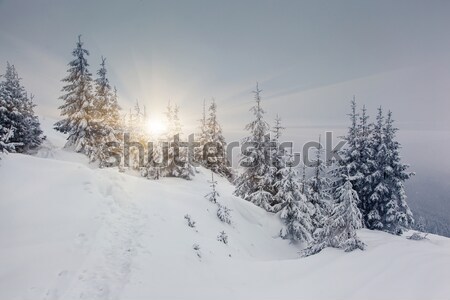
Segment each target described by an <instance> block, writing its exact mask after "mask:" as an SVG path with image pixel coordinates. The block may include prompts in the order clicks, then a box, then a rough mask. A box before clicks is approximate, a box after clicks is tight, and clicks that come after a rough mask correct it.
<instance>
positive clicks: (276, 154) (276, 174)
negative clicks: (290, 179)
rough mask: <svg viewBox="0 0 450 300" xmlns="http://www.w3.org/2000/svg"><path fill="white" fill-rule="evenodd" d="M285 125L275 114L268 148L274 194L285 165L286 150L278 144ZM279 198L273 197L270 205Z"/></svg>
mask: <svg viewBox="0 0 450 300" xmlns="http://www.w3.org/2000/svg"><path fill="white" fill-rule="evenodd" d="M284 129H285V127H283V126H282V125H281V118H280V116H279V115H278V114H277V116H276V118H275V124H274V126H273V127H272V145H271V146H272V147H271V148H270V154H271V164H272V165H271V168H270V172H271V179H272V183H271V184H272V193H273V194H274V195H276V194H277V192H278V188H277V182H279V181H281V179H282V178H283V175H282V173H281V172H280V171H281V170H282V169H283V168H284V167H285V162H286V150H285V149H283V148H282V147H281V145H280V139H281V135H282V133H283V130H284ZM279 203H280V200H279V199H277V197H274V199H273V203H272V205H273V206H275V205H276V204H279Z"/></svg>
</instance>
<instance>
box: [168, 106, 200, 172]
mask: <svg viewBox="0 0 450 300" xmlns="http://www.w3.org/2000/svg"><path fill="white" fill-rule="evenodd" d="M178 113H179V108H178V106H175V107H172V106H171V104H170V102H169V104H168V105H167V111H166V117H167V125H168V130H167V135H166V138H167V139H166V146H165V147H166V148H167V149H163V151H165V152H167V153H168V157H167V158H168V159H167V162H166V163H167V165H166V166H165V167H164V168H162V170H161V173H162V176H167V177H180V178H184V179H188V180H189V179H191V177H192V176H194V175H195V172H194V167H193V166H192V164H191V163H190V161H189V159H188V150H187V149H186V148H185V147H180V145H181V144H180V143H181V138H182V128H181V122H180V119H179V116H178Z"/></svg>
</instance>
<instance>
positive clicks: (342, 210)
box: [302, 179, 365, 256]
mask: <svg viewBox="0 0 450 300" xmlns="http://www.w3.org/2000/svg"><path fill="white" fill-rule="evenodd" d="M357 202H358V194H357V193H356V191H355V190H353V188H352V184H351V183H350V181H349V180H348V179H347V180H346V181H345V182H344V184H343V185H342V186H340V187H338V188H337V190H336V201H335V202H334V203H333V209H332V212H331V215H330V216H329V218H328V219H327V220H326V222H325V225H324V227H323V228H322V229H321V230H320V231H319V232H318V234H316V235H315V237H314V241H313V242H312V243H311V245H309V246H308V247H307V248H306V249H304V250H303V251H302V255H303V256H309V255H313V254H316V253H318V252H320V251H322V250H323V249H324V248H326V247H333V248H341V249H344V250H345V251H346V252H350V251H353V250H355V249H361V250H364V248H365V244H364V243H363V242H362V241H361V240H360V239H359V237H358V236H357V234H356V230H357V229H359V228H362V225H363V224H362V216H361V212H360V211H359V209H358V206H357Z"/></svg>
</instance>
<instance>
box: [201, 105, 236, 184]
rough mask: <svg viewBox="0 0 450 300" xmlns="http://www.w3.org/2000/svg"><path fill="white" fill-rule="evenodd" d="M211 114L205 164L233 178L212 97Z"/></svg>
mask: <svg viewBox="0 0 450 300" xmlns="http://www.w3.org/2000/svg"><path fill="white" fill-rule="evenodd" d="M208 112H209V116H208V118H207V119H206V143H205V145H204V146H206V148H207V149H206V153H204V154H206V155H204V157H203V158H204V166H205V167H206V168H207V169H210V170H212V171H213V172H215V173H217V174H220V175H223V176H225V177H227V178H229V179H232V175H233V173H232V171H231V166H230V162H229V161H228V158H227V156H226V154H225V150H226V142H225V138H224V136H223V134H222V127H221V126H220V124H219V122H218V120H217V104H216V101H215V100H214V99H212V101H211V104H210V106H209V108H208Z"/></svg>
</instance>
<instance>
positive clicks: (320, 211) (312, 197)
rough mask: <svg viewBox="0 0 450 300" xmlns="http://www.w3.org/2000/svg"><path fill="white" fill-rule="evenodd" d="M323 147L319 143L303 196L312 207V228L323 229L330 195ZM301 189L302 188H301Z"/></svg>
mask: <svg viewBox="0 0 450 300" xmlns="http://www.w3.org/2000/svg"><path fill="white" fill-rule="evenodd" d="M323 153H324V150H323V147H322V145H321V143H320V136H319V143H318V147H317V149H316V156H315V160H314V174H313V176H311V177H310V178H309V179H308V181H307V187H306V192H305V194H306V195H307V199H308V200H309V203H311V205H312V206H313V211H312V220H313V226H314V228H320V227H323V224H324V221H325V218H326V217H327V215H328V210H329V203H330V200H331V195H330V179H329V178H328V177H327V167H326V164H325V162H324V160H323V159H322V158H323ZM302 189H303V188H302Z"/></svg>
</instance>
